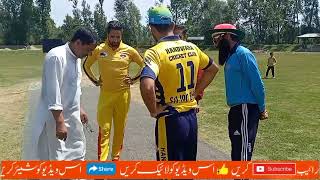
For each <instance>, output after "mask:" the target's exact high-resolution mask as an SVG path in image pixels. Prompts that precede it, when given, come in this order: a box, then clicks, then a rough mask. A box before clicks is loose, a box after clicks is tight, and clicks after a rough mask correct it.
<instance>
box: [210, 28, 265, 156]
mask: <svg viewBox="0 0 320 180" xmlns="http://www.w3.org/2000/svg"><path fill="white" fill-rule="evenodd" d="M211 32H212V38H213V42H214V45H215V46H216V47H217V48H218V49H219V64H220V65H221V66H223V65H224V74H225V86H226V98H227V104H228V106H230V111H229V114H228V121H229V124H228V130H229V137H230V140H231V146H232V147H231V148H232V150H231V159H232V160H233V161H250V160H251V157H252V152H253V147H254V142H255V139H256V134H257V130H258V124H259V119H261V120H263V119H267V118H268V113H267V110H266V108H265V89H264V85H263V82H262V80H261V76H260V72H259V69H258V65H257V62H256V58H255V56H254V55H253V54H252V52H251V51H250V50H249V49H247V48H245V47H243V46H242V45H241V44H240V40H241V39H242V38H243V37H244V33H243V32H242V31H240V30H238V29H237V28H236V27H235V26H234V25H232V24H219V25H216V26H215V27H214V28H213V29H212V30H211Z"/></svg>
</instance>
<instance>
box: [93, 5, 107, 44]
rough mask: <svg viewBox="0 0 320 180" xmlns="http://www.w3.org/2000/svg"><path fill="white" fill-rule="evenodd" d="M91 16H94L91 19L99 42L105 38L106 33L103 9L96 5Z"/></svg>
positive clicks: (105, 19) (105, 18)
mask: <svg viewBox="0 0 320 180" xmlns="http://www.w3.org/2000/svg"><path fill="white" fill-rule="evenodd" d="M93 16H94V18H93V19H94V21H93V26H94V29H95V31H96V33H97V35H98V37H99V39H100V41H101V40H104V39H105V38H106V32H107V17H106V16H105V14H104V12H103V9H101V5H99V4H96V6H95V10H94V13H93Z"/></svg>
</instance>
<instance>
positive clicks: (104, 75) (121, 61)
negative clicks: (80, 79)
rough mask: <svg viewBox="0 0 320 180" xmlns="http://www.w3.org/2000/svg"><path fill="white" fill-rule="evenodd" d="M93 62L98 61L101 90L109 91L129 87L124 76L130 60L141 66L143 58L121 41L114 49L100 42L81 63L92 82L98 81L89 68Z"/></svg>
mask: <svg viewBox="0 0 320 180" xmlns="http://www.w3.org/2000/svg"><path fill="white" fill-rule="evenodd" d="M95 62H98V68H99V74H100V80H101V81H102V86H101V90H103V91H109V92H116V91H120V90H124V89H128V88H130V86H129V85H127V84H126V83H125V82H124V78H125V77H126V76H128V75H129V64H130V63H131V62H136V63H137V64H138V65H139V66H140V67H143V59H142V57H141V56H140V54H139V53H138V52H137V51H136V50H135V49H134V48H132V47H130V46H129V45H126V44H124V43H122V42H121V43H120V46H119V47H118V48H117V49H116V50H113V49H112V48H111V47H110V46H109V45H108V43H102V44H100V45H99V46H97V47H96V48H95V50H94V51H93V52H92V53H91V54H90V55H89V56H88V57H87V59H86V60H85V62H84V63H83V69H84V72H85V73H86V74H87V76H88V77H89V79H90V80H91V81H93V82H97V81H98V78H97V77H96V76H95V75H94V74H93V72H92V70H91V67H92V65H93V64H94V63H95Z"/></svg>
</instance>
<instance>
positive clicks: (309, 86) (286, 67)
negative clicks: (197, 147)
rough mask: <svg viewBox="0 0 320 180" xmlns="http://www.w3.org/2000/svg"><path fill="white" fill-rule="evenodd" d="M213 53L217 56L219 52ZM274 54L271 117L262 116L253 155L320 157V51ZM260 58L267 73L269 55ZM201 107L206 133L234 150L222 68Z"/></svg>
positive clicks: (213, 141) (202, 128)
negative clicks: (275, 60) (229, 129)
mask: <svg viewBox="0 0 320 180" xmlns="http://www.w3.org/2000/svg"><path fill="white" fill-rule="evenodd" d="M209 54H210V55H211V56H213V57H215V58H216V57H217V54H216V53H213V52H209ZM275 56H276V57H277V59H278V64H277V67H276V79H264V80H263V81H264V84H265V88H266V103H267V109H268V111H269V116H270V118H269V119H268V120H267V121H260V126H259V131H258V136H257V139H256V146H255V153H254V159H270V160H282V159H317V160H319V159H320V138H319V132H320V130H319V129H320V108H319V104H320V95H319V94H320V76H319V75H318V73H319V72H320V71H319V67H320V53H275ZM256 57H257V60H258V63H259V67H260V71H261V73H262V76H264V74H265V71H266V61H267V60H266V59H267V57H268V54H257V55H256ZM270 73H271V72H270ZM269 77H270V74H269ZM201 107H202V113H201V114H200V121H199V131H200V134H201V136H202V137H203V138H205V140H206V141H208V142H209V143H210V144H215V145H216V146H217V147H218V149H220V150H222V151H224V152H226V153H227V154H230V142H229V137H228V133H227V131H228V130H227V113H228V111H229V108H228V107H227V106H226V103H225V92H224V74H223V67H222V68H221V69H220V72H219V74H218V76H217V78H216V79H215V80H214V82H213V84H211V85H210V87H209V88H208V89H207V90H206V93H205V98H204V99H203V101H202V102H201Z"/></svg>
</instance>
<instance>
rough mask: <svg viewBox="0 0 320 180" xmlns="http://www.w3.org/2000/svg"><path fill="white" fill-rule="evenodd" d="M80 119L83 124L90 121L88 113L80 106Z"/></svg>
mask: <svg viewBox="0 0 320 180" xmlns="http://www.w3.org/2000/svg"><path fill="white" fill-rule="evenodd" d="M80 119H81V122H82V124H87V123H88V115H87V113H86V112H85V111H84V110H83V109H82V108H80Z"/></svg>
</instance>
